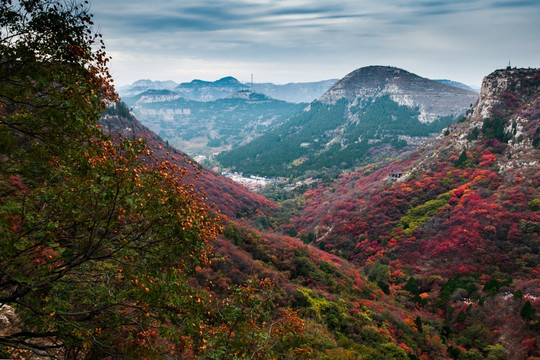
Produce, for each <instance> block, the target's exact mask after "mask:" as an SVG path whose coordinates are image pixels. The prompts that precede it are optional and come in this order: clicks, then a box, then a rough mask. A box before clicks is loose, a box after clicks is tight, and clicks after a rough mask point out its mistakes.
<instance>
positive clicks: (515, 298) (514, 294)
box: [290, 69, 540, 359]
mask: <svg viewBox="0 0 540 360" xmlns="http://www.w3.org/2000/svg"><path fill="white" fill-rule="evenodd" d="M539 145H540V71H539V70H536V69H506V70H498V71H495V72H494V73H492V74H490V75H489V76H487V77H486V78H485V79H484V82H483V85H482V91H481V93H480V99H479V101H478V102H477V103H476V105H475V106H474V110H473V111H472V113H470V114H469V115H468V116H467V118H466V119H464V121H461V122H458V123H457V124H455V125H452V126H450V127H449V128H448V129H447V131H445V132H444V133H442V134H440V135H439V136H437V138H436V139H435V140H431V141H429V142H427V143H426V144H424V145H422V146H421V147H420V148H419V149H418V150H417V151H416V152H415V153H413V154H411V155H409V156H407V157H403V158H402V159H401V160H399V161H396V162H392V163H386V164H385V163H380V164H376V165H371V166H368V167H365V168H363V169H362V170H360V171H355V172H351V173H349V174H346V175H342V176H340V177H339V178H338V179H337V180H336V181H335V182H334V183H333V184H332V185H331V186H328V187H325V186H322V185H321V186H319V187H318V188H316V189H312V190H309V191H308V192H306V193H305V195H304V196H305V205H303V211H301V212H300V213H299V214H298V215H297V216H295V218H294V219H293V221H292V223H291V224H290V226H292V227H293V228H294V229H295V231H297V232H299V233H301V234H308V233H310V232H311V233H312V234H313V235H314V236H312V237H311V238H314V239H315V244H317V245H318V246H319V247H320V248H322V249H324V250H326V251H329V252H331V253H334V254H337V255H340V256H343V257H344V258H346V259H349V260H351V261H353V262H355V263H357V264H359V265H360V266H362V267H363V268H364V270H365V271H366V273H367V274H371V275H372V279H373V280H378V281H379V282H380V285H381V286H382V288H386V287H388V288H389V292H390V294H391V295H392V296H394V297H395V298H396V299H400V298H403V296H405V294H408V295H407V296H412V297H414V298H415V300H414V301H415V303H417V304H418V305H417V306H422V307H423V308H424V309H425V310H426V311H428V312H431V313H432V314H439V316H441V318H440V321H442V322H444V324H445V325H444V326H443V331H442V332H441V334H440V336H441V337H443V338H444V339H445V341H446V343H447V344H448V346H449V348H448V350H449V352H451V353H453V354H455V358H456V357H457V358H459V357H458V355H459V354H460V353H464V352H465V351H467V352H475V351H476V352H480V353H481V354H483V356H487V355H488V353H489V349H490V346H491V349H493V346H496V345H500V346H501V347H502V350H501V351H502V354H503V355H502V358H504V359H527V358H528V357H529V356H538V355H540V354H539V352H538V337H537V335H538V332H537V330H538V324H539V321H538V317H537V316H535V315H529V314H533V313H535V311H536V312H538V310H540V303H539V302H538V298H539V297H540V251H539V248H540V237H539V234H540V206H539V205H540V182H539V180H540V177H539V175H540V161H539V159H540V149H539ZM381 267H384V269H386V271H387V273H382V275H381V273H380V272H379V270H380V268H381ZM377 269H379V270H377ZM388 274H391V275H390V276H389V275H388ZM411 279H412V280H411ZM420 295H422V297H421V296H420ZM407 296H405V298H406V297H407ZM523 309H526V310H523ZM527 309H533V310H530V311H529V310H527ZM534 309H536V310H534ZM460 313H461V314H460ZM524 314H526V315H524ZM473 334H474V335H473ZM470 336H474V338H475V339H476V340H475V341H474V342H471V341H470V338H469V337H470ZM525 344H530V345H525ZM456 349H457V350H456ZM463 356H464V355H463Z"/></svg>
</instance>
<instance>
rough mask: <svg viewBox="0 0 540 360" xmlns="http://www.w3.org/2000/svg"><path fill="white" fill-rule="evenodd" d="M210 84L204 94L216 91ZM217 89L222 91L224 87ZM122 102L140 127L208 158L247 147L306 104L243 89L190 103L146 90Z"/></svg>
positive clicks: (171, 93)
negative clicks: (142, 125) (219, 97)
mask: <svg viewBox="0 0 540 360" xmlns="http://www.w3.org/2000/svg"><path fill="white" fill-rule="evenodd" d="M231 79H232V78H231ZM223 83H224V82H222V84H223ZM229 83H230V84H236V85H238V83H236V82H234V81H231V82H229ZM236 85H233V87H236ZM213 86H214V85H211V86H210V87H206V88H205V89H207V91H206V90H205V93H206V94H209V93H210V91H211V89H216V88H214V87H213ZM233 87H228V89H229V90H232V89H233ZM217 89H219V90H217V91H219V92H221V91H222V90H223V89H224V88H223V87H218V88H217ZM227 91H228V90H227ZM222 94H224V93H222ZM124 101H125V102H126V103H127V104H128V105H129V106H130V107H131V109H132V110H133V112H134V114H135V115H136V116H137V117H138V118H139V119H140V120H141V122H142V123H143V124H145V125H146V126H148V127H149V128H151V129H152V130H153V131H154V132H156V133H157V134H159V136H161V137H162V138H163V139H165V140H166V141H168V142H169V144H171V145H173V146H174V147H176V148H178V149H183V150H184V151H186V152H187V153H188V154H189V155H190V156H210V155H212V154H214V153H217V152H220V151H223V150H225V149H230V148H231V147H232V146H236V145H240V144H243V143H246V142H248V141H250V140H252V139H254V138H256V137H258V136H260V135H261V134H262V133H264V132H265V131H267V130H268V129H272V128H273V127H274V126H276V125H279V124H281V123H283V122H284V121H285V120H287V119H288V118H289V117H291V116H293V115H295V114H296V113H298V112H299V111H301V110H302V109H303V108H304V107H305V106H306V105H307V104H293V103H287V102H285V101H282V100H275V99H272V98H269V97H267V96H266V95H263V94H259V93H254V92H252V91H250V90H248V89H244V88H242V89H241V90H239V91H235V92H232V93H229V94H228V95H227V96H226V97H224V98H221V99H217V100H213V101H195V100H188V99H186V98H184V97H181V95H179V93H178V92H177V91H172V90H148V91H146V92H144V93H142V94H138V95H136V96H133V97H128V98H125V99H124Z"/></svg>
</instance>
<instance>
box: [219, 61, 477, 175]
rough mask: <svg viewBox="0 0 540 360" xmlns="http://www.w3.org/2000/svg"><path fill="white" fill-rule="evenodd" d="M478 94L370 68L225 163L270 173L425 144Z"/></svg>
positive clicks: (349, 162)
mask: <svg viewBox="0 0 540 360" xmlns="http://www.w3.org/2000/svg"><path fill="white" fill-rule="evenodd" d="M477 98H478V94H476V93H474V92H472V91H467V90H463V89H460V88H457V87H454V86H449V85H445V84H441V83H439V82H436V81H433V80H429V79H425V78H422V77H419V76H417V75H415V74H411V73H409V72H407V71H405V70H401V69H398V68H393V67H385V66H370V67H365V68H361V69H358V70H355V71H353V72H352V73H350V74H348V75H347V76H345V77H344V78H343V79H342V80H340V81H338V82H337V83H336V84H335V85H334V86H333V87H332V88H330V89H329V90H328V91H327V92H325V93H324V94H323V95H322V96H321V97H320V98H319V100H317V101H315V102H313V103H312V104H311V105H310V106H309V107H307V108H306V109H305V111H303V112H302V113H299V114H297V115H296V116H294V117H293V118H291V119H289V120H288V121H287V122H286V123H284V124H283V125H280V126H279V127H277V128H276V129H274V130H271V131H269V132H268V133H266V134H265V135H263V136H261V137H260V138H257V139H255V140H254V141H252V142H251V143H249V144H246V145H244V146H239V147H238V148H236V149H233V150H232V151H229V152H227V153H223V154H220V155H219V156H218V160H219V161H220V162H221V163H222V164H223V165H225V166H227V167H231V168H233V169H235V170H238V171H242V172H245V173H250V174H261V175H271V176H276V175H280V176H290V175H301V174H304V173H305V172H306V171H308V170H315V171H320V170H321V169H323V168H330V167H335V166H337V167H338V168H342V169H346V168H351V167H354V166H360V165H362V164H363V163H366V162H370V161H373V160H374V159H377V158H384V157H388V156H393V155H394V154H395V153H396V151H398V150H400V149H403V148H405V147H407V146H409V147H410V146H416V145H419V144H420V143H422V142H423V141H425V140H426V139H428V138H429V137H430V136H433V135H435V134H437V133H439V131H440V130H441V129H443V128H444V127H446V126H448V125H449V124H450V123H452V122H454V121H455V120H456V119H457V117H458V116H459V115H462V114H463V113H465V111H466V110H467V109H468V108H469V107H470V106H471V105H472V104H473V103H474V102H475V101H476V99H477Z"/></svg>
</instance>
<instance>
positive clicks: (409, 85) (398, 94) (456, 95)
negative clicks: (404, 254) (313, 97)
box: [319, 66, 478, 122]
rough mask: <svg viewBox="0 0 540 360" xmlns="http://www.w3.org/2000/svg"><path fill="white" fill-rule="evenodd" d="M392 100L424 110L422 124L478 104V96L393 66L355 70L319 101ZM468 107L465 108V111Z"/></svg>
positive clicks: (455, 113) (331, 102)
mask: <svg viewBox="0 0 540 360" xmlns="http://www.w3.org/2000/svg"><path fill="white" fill-rule="evenodd" d="M381 96H389V97H390V98H391V99H392V100H393V101H395V102H396V103H398V104H399V105H406V106H408V107H410V108H418V109H419V110H420V113H421V114H420V116H419V120H420V121H422V122H432V121H434V120H435V119H437V118H439V117H440V116H449V115H454V116H455V115H458V114H462V113H464V112H465V110H466V106H467V105H469V104H474V103H475V102H476V100H477V99H478V94H477V93H475V92H473V91H468V90H465V89H461V88H457V87H454V86H450V85H446V84H442V83H440V82H437V81H434V80H430V79H426V78H423V77H420V76H418V75H416V74H413V73H410V72H408V71H406V70H403V69H400V68H396V67H392V66H367V67H362V68H359V69H356V70H354V71H353V72H351V73H349V74H348V75H346V76H345V77H344V78H343V79H341V80H340V81H338V82H337V83H336V84H335V85H334V86H333V87H332V88H330V90H328V91H327V92H326V93H324V94H323V95H322V96H321V97H320V98H319V101H321V102H322V103H325V104H335V103H336V102H337V101H338V100H339V99H343V98H345V99H347V100H348V101H349V102H351V103H353V104H359V103H362V102H365V101H373V100H374V99H376V98H379V97H381ZM464 104H466V105H465V107H464Z"/></svg>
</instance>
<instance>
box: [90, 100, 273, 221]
mask: <svg viewBox="0 0 540 360" xmlns="http://www.w3.org/2000/svg"><path fill="white" fill-rule="evenodd" d="M100 124H101V125H102V126H103V129H104V130H106V131H108V132H109V133H110V134H111V135H117V134H120V136H122V137H127V138H130V139H138V138H144V139H146V141H147V143H148V146H149V147H151V148H152V150H153V151H154V152H155V153H156V154H157V157H158V158H160V157H163V158H168V157H169V156H168V155H167V154H170V156H171V157H172V160H171V161H175V162H177V163H178V164H180V165H183V166H186V167H188V168H194V169H195V171H191V172H190V176H189V177H188V179H189V180H190V181H192V182H193V185H194V186H196V188H197V190H199V189H200V188H201V187H202V188H204V191H205V192H206V196H207V198H208V203H209V204H212V203H214V204H215V206H216V208H217V209H218V210H219V211H221V213H222V214H225V215H227V216H228V217H231V218H235V217H236V216H237V214H249V215H250V216H254V215H256V214H258V213H259V209H264V211H272V210H273V209H275V208H276V205H275V204H273V203H272V202H270V201H268V200H266V199H265V198H263V197H262V196H260V195H257V194H255V193H253V192H251V191H249V190H247V189H246V188H244V187H243V186H241V185H238V184H236V183H234V182H233V181H232V180H229V179H227V178H225V177H224V176H221V175H218V174H216V173H214V172H213V171H210V170H208V169H206V168H205V167H202V166H200V165H198V164H196V163H195V162H193V160H191V159H190V158H189V157H188V156H187V155H186V154H185V153H183V152H181V151H178V150H176V149H175V148H173V147H171V146H169V145H167V144H166V143H165V142H164V141H163V140H162V139H161V138H160V137H159V136H157V135H156V134H155V133H154V132H152V131H151V130H150V129H148V128H147V127H146V126H144V125H143V124H141V123H140V122H139V121H138V120H137V118H136V117H135V116H134V115H133V113H131V111H130V110H129V109H128V108H127V107H126V106H125V105H124V104H123V103H118V104H115V105H113V106H112V107H110V108H109V109H107V110H106V111H105V113H104V115H103V117H102V118H101V120H100ZM194 172H198V175H197V176H196V177H195V175H194V174H193V173H194ZM232 199H235V201H231V200H232Z"/></svg>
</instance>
